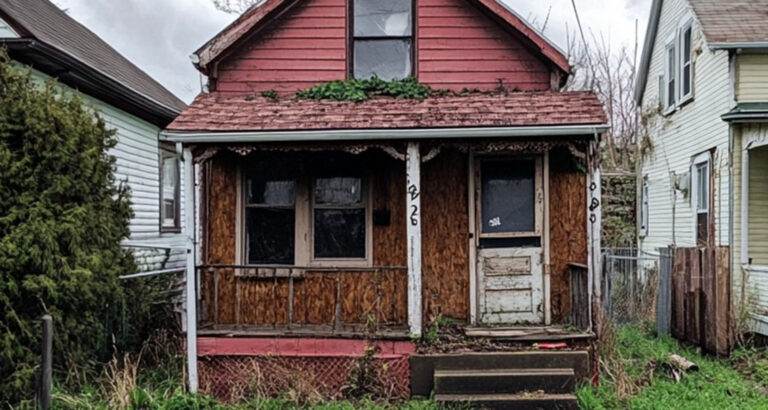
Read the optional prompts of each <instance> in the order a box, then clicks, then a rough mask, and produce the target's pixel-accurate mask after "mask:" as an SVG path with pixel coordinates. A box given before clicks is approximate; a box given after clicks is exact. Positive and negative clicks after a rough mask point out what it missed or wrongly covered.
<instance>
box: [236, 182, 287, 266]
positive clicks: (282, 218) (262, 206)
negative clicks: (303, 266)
mask: <svg viewBox="0 0 768 410" xmlns="http://www.w3.org/2000/svg"><path fill="white" fill-rule="evenodd" d="M295 196H296V183H295V182H294V181H292V180H282V181H281V180H265V179H262V178H258V177H253V176H251V177H248V178H247V179H246V211H245V225H246V250H247V260H248V263H249V264H280V265H290V264H293V263H294V245H295V244H294V241H295V239H294V232H295V224H296V222H295V221H296V212H295V203H296V199H295Z"/></svg>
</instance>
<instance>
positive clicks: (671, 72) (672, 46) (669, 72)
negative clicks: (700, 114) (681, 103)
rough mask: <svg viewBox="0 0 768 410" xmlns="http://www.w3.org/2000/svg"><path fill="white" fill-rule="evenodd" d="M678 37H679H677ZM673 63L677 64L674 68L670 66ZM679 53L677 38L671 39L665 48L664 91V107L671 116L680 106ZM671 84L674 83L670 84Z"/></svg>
mask: <svg viewBox="0 0 768 410" xmlns="http://www.w3.org/2000/svg"><path fill="white" fill-rule="evenodd" d="M675 37H677V36H675ZM670 52H671V53H673V54H674V55H673V56H670ZM671 62H673V63H674V64H675V66H674V67H671V66H670V63H671ZM677 65H678V53H677V41H676V40H675V38H673V39H671V40H670V41H668V42H667V44H666V46H665V47H664V90H663V96H664V98H663V104H662V106H663V107H664V113H665V114H669V113H671V112H672V111H674V110H675V108H676V107H677V104H678V88H679V82H678V80H677V77H678V74H679V73H678V71H679V70H678V67H677ZM670 82H673V83H672V84H670ZM670 88H671V89H672V93H673V95H672V96H671V98H672V101H670V93H669V92H670Z"/></svg>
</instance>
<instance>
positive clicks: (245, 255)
mask: <svg viewBox="0 0 768 410" xmlns="http://www.w3.org/2000/svg"><path fill="white" fill-rule="evenodd" d="M242 180H243V181H242V184H241V186H242V190H243V191H242V204H241V205H242V215H243V216H242V235H241V236H242V244H243V249H242V255H243V259H244V263H243V264H244V265H251V266H262V265H266V266H284V265H283V264H279V263H277V264H251V262H250V257H249V256H250V255H249V254H248V253H249V252H250V249H249V246H248V209H249V208H253V209H283V210H288V209H292V210H293V235H294V239H293V264H296V261H297V252H298V246H299V245H298V243H297V241H296V239H297V238H298V236H297V235H296V232H297V231H298V229H297V224H298V219H297V217H298V215H297V208H298V203H299V179H297V178H290V179H288V178H286V179H284V180H285V181H293V205H291V206H288V205H271V204H256V203H254V204H250V203H248V191H247V185H248V173H246V172H244V173H242ZM272 180H273V181H274V180H277V179H272Z"/></svg>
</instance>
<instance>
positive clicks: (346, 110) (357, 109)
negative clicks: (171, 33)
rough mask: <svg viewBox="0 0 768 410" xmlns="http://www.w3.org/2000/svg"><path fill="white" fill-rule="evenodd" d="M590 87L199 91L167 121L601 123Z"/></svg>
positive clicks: (388, 125)
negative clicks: (422, 93)
mask: <svg viewBox="0 0 768 410" xmlns="http://www.w3.org/2000/svg"><path fill="white" fill-rule="evenodd" d="M606 123H607V118H606V115H605V111H604V110H603V105H602V103H601V102H600V101H599V100H598V98H597V96H596V95H595V94H594V93H592V92H562V93H561V92H512V93H476V94H467V95H450V96H433V97H429V98H426V99H423V100H412V99H409V100H406V99H395V98H389V97H379V98H373V99H370V100H367V101H363V102H346V101H330V100H305V99H295V98H289V97H280V98H277V99H270V98H265V97H256V96H253V95H250V96H226V95H220V94H218V93H210V94H201V95H199V96H198V97H197V98H196V99H195V101H194V102H193V103H192V104H191V105H190V106H189V107H188V108H187V109H186V110H184V112H183V113H182V114H181V115H180V116H179V117H178V118H176V120H175V121H174V122H173V123H171V124H170V125H169V126H168V127H167V129H166V131H167V132H172V133H186V132H198V133H199V132H207V133H233V132H260V131H319V130H366V129H380V130H387V129H389V130H407V129H424V128H428V129H440V128H482V127H546V126H551V127H557V126H574V125H581V126H583V125H596V126H597V125H604V124H606Z"/></svg>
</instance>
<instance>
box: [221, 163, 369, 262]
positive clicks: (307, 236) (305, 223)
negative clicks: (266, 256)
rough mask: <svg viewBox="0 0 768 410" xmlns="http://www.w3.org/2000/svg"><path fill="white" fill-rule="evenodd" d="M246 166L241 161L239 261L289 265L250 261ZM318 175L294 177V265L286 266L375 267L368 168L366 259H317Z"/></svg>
mask: <svg viewBox="0 0 768 410" xmlns="http://www.w3.org/2000/svg"><path fill="white" fill-rule="evenodd" d="M246 171H247V165H244V163H241V164H240V166H239V169H238V178H239V180H240V183H239V184H237V189H238V192H237V196H238V201H237V203H238V211H237V215H239V221H237V227H238V228H237V229H239V232H237V233H236V235H237V239H236V241H237V242H239V245H237V247H238V249H239V257H237V260H239V261H240V263H241V264H242V265H243V266H276V267H282V266H286V265H281V264H273V265H264V264H255V265H254V264H250V263H249V261H248V249H247V242H248V241H247V240H246V239H247V235H248V225H247V215H246V212H245V211H246V209H247V207H248V206H247V204H246V202H247V198H246V195H245V188H246V184H247V180H248V172H246ZM316 177H317V175H315V174H314V173H313V174H311V175H301V176H295V177H294V178H293V181H294V182H295V184H296V185H295V193H294V195H295V197H294V206H293V208H294V212H295V213H294V215H295V217H294V249H293V264H292V265H287V266H299V267H310V268H311V267H318V268H369V267H372V266H373V229H374V226H373V206H372V205H373V189H371V185H372V184H371V182H370V181H371V180H372V178H371V176H370V173H369V172H368V171H362V172H361V174H360V178H361V179H362V187H363V203H364V204H365V258H315V257H314V237H315V235H314V234H315V233H314V193H313V189H312V188H313V186H314V179H315V178H316Z"/></svg>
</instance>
